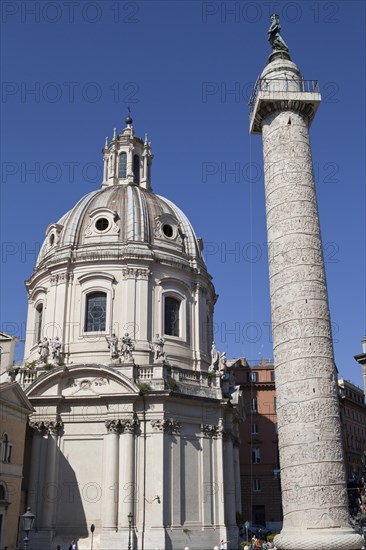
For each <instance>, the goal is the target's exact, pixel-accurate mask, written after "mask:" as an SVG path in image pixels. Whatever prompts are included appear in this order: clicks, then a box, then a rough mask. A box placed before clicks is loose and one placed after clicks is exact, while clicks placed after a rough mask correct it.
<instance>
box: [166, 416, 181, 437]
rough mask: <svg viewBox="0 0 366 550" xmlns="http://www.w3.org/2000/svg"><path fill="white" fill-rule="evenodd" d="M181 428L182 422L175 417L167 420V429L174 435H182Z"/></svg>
mask: <svg viewBox="0 0 366 550" xmlns="http://www.w3.org/2000/svg"><path fill="white" fill-rule="evenodd" d="M181 429H182V422H178V421H177V420H173V419H170V420H167V430H169V431H170V433H171V434H172V435H180V431H181Z"/></svg>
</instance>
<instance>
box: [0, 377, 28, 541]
mask: <svg viewBox="0 0 366 550" xmlns="http://www.w3.org/2000/svg"><path fill="white" fill-rule="evenodd" d="M32 412H33V407H32V405H31V404H30V402H29V400H28V399H27V397H26V395H25V394H24V392H23V390H22V389H21V387H20V386H19V384H18V383H17V382H3V383H1V384H0V421H1V432H0V436H1V439H0V548H5V547H7V548H8V549H9V550H13V549H15V548H16V547H17V546H16V544H17V537H18V527H19V516H20V515H21V514H23V513H24V512H25V509H26V507H25V498H24V495H23V493H22V480H23V457H24V444H25V433H26V426H27V421H28V416H29V415H30V414H31V413H32Z"/></svg>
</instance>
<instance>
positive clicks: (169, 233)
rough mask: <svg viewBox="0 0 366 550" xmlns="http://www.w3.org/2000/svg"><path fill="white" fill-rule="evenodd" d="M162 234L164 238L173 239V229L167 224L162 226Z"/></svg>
mask: <svg viewBox="0 0 366 550" xmlns="http://www.w3.org/2000/svg"><path fill="white" fill-rule="evenodd" d="M163 233H164V235H165V236H166V237H169V238H171V237H173V228H172V226H171V225H169V224H167V223H166V224H165V225H163Z"/></svg>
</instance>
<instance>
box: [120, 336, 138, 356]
mask: <svg viewBox="0 0 366 550" xmlns="http://www.w3.org/2000/svg"><path fill="white" fill-rule="evenodd" d="M134 349H135V344H134V342H133V340H132V338H131V337H130V336H129V334H128V332H126V333H125V335H124V336H122V338H121V349H120V358H121V360H122V362H123V363H134V358H133V356H132V352H133V351H134Z"/></svg>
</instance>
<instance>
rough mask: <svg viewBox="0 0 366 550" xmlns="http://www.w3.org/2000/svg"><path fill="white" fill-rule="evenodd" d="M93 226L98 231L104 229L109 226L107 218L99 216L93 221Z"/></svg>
mask: <svg viewBox="0 0 366 550" xmlns="http://www.w3.org/2000/svg"><path fill="white" fill-rule="evenodd" d="M95 227H96V229H97V230H98V231H106V230H107V229H108V227H109V220H107V218H99V220H97V221H96V222H95Z"/></svg>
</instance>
